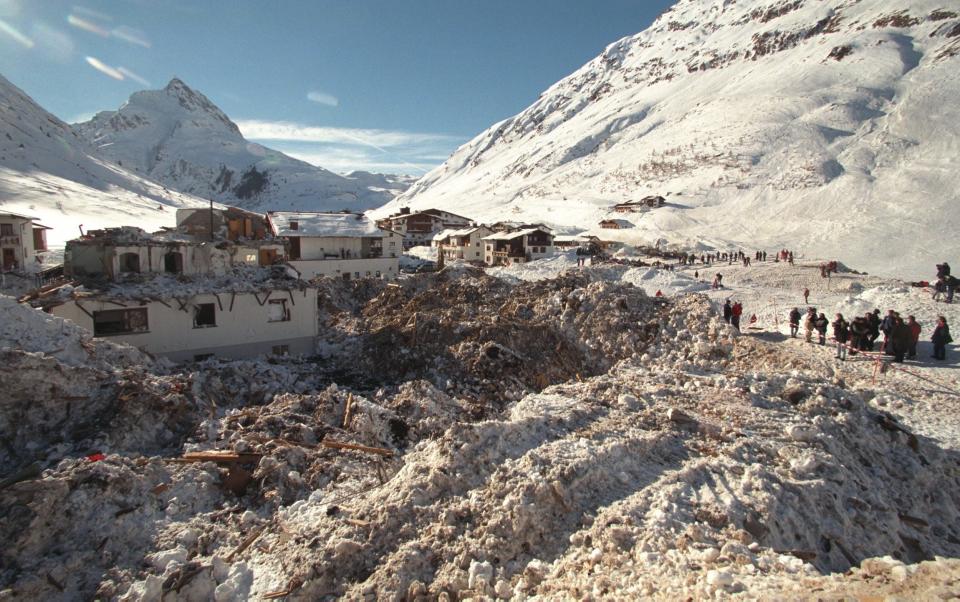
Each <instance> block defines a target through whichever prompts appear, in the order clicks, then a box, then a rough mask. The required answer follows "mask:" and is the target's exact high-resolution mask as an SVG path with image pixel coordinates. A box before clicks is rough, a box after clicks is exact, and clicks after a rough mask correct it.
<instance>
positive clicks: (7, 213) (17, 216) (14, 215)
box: [0, 211, 37, 222]
mask: <svg viewBox="0 0 960 602" xmlns="http://www.w3.org/2000/svg"><path fill="white" fill-rule="evenodd" d="M0 217H12V218H14V219H26V220H30V221H32V222H35V221H37V218H35V217H30V216H29V215H20V214H19V213H12V212H10V211H3V212H0Z"/></svg>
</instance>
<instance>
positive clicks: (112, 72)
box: [86, 56, 123, 81]
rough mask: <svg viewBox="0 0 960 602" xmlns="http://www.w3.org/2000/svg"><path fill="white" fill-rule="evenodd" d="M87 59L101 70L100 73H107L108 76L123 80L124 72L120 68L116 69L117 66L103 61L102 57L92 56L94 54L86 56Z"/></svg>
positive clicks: (92, 65)
mask: <svg viewBox="0 0 960 602" xmlns="http://www.w3.org/2000/svg"><path fill="white" fill-rule="evenodd" d="M86 59H87V63H88V64H89V65H90V66H91V67H93V68H94V69H96V70H97V71H99V72H100V73H103V74H104V75H106V76H108V77H112V78H113V79H116V80H120V81H123V73H121V72H120V70H119V69H115V68H113V67H111V66H110V65H107V64H106V63H104V62H103V61H101V60H100V59H98V58H95V57H92V56H88V57H86Z"/></svg>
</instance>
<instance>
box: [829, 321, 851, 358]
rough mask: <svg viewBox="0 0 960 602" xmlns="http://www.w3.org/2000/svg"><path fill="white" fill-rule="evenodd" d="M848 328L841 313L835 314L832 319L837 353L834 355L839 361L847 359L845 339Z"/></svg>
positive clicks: (847, 336) (847, 334)
mask: <svg viewBox="0 0 960 602" xmlns="http://www.w3.org/2000/svg"><path fill="white" fill-rule="evenodd" d="M849 334H850V329H849V326H848V324H847V321H846V320H844V319H843V314H837V317H836V320H834V321H833V338H834V340H835V341H836V342H837V355H836V356H835V357H836V358H837V359H838V360H840V361H841V362H843V361H846V359H847V339H848V338H849Z"/></svg>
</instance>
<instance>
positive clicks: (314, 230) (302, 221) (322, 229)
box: [267, 211, 387, 238]
mask: <svg viewBox="0 0 960 602" xmlns="http://www.w3.org/2000/svg"><path fill="white" fill-rule="evenodd" d="M267 215H268V217H269V218H270V224H271V227H272V228H273V232H274V234H276V235H277V236H307V237H321V236H337V237H349V238H362V237H366V236H383V235H384V234H386V233H387V232H386V231H384V230H381V229H380V228H378V227H377V225H376V223H374V222H373V220H370V219H369V218H367V217H366V216H364V215H358V214H356V213H310V212H303V211H271V212H270V213H268V214H267ZM291 222H295V223H296V228H291V227H290V223H291Z"/></svg>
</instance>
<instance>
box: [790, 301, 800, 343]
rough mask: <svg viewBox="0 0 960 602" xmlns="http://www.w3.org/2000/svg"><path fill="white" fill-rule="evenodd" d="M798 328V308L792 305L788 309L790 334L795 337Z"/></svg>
mask: <svg viewBox="0 0 960 602" xmlns="http://www.w3.org/2000/svg"><path fill="white" fill-rule="evenodd" d="M798 330H800V310H799V309H797V308H796V307H794V308H793V309H792V310H791V311H790V336H791V337H793V338H796V336H797V331H798Z"/></svg>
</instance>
